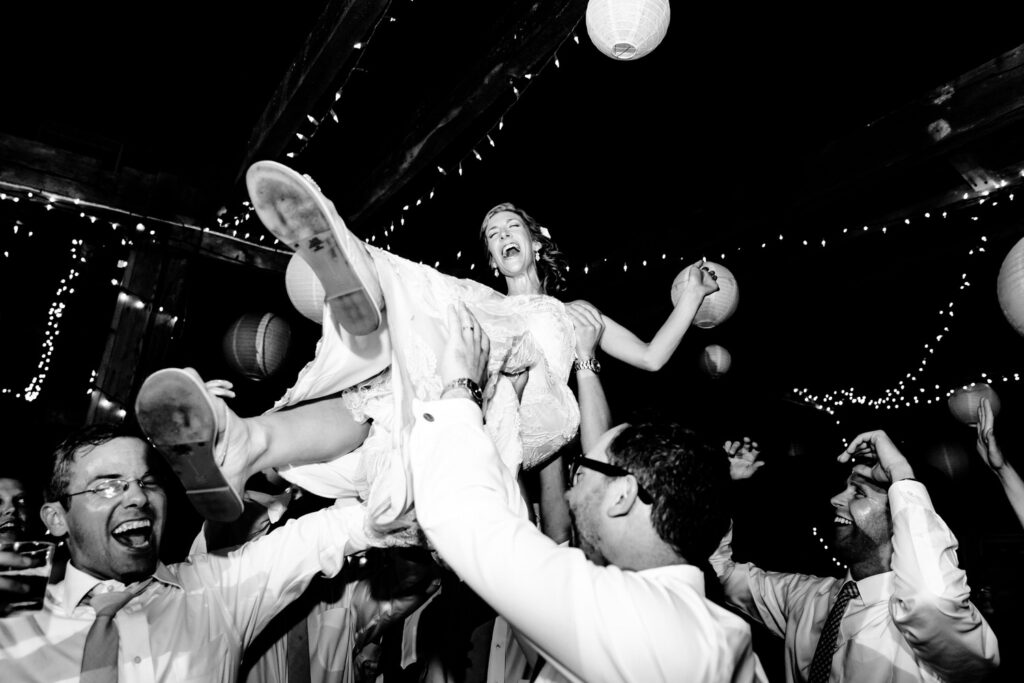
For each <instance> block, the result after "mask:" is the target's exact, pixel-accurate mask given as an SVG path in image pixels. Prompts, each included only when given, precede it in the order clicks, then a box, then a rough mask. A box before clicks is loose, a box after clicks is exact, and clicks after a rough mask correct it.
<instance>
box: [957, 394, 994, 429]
mask: <svg viewBox="0 0 1024 683" xmlns="http://www.w3.org/2000/svg"><path fill="white" fill-rule="evenodd" d="M983 398H987V399H988V402H989V403H990V404H991V405H992V415H993V416H996V415H998V414H999V396H998V394H996V392H995V390H993V389H992V387H990V386H989V385H987V384H984V383H982V384H972V385H971V386H969V387H965V388H962V389H957V390H956V391H954V392H953V395H952V396H950V397H949V412H951V413H953V417H955V418H956V419H957V420H959V421H960V422H963V423H964V424H965V425H970V426H972V427H973V426H974V425H976V424H978V406H979V405H981V399H983Z"/></svg>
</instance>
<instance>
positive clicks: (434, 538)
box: [410, 306, 763, 683]
mask: <svg viewBox="0 0 1024 683" xmlns="http://www.w3.org/2000/svg"><path fill="white" fill-rule="evenodd" d="M448 328H449V330H450V331H451V335H452V336H451V337H450V339H449V342H448V345H447V346H446V348H445V351H444V354H443V356H442V358H441V360H440V365H439V368H440V372H441V376H442V378H443V380H444V390H443V392H442V394H441V399H440V400H436V401H416V402H415V403H414V411H415V414H416V422H415V426H414V429H413V435H412V443H411V449H410V457H411V464H412V472H413V487H414V494H415V500H416V509H417V515H418V518H419V521H420V524H421V526H422V528H423V530H424V531H425V532H426V535H427V538H428V539H429V540H430V541H431V543H432V544H433V545H434V547H435V548H436V549H437V551H438V552H439V553H440V555H441V557H442V558H443V559H444V560H445V561H446V562H447V563H448V564H449V565H451V567H452V568H453V569H454V570H455V572H456V573H457V574H458V575H459V576H460V577H461V578H462V579H463V581H465V582H466V583H467V584H468V585H469V586H470V587H471V588H472V589H473V590H474V591H475V592H476V593H477V594H478V595H480V596H481V597H482V598H483V599H484V600H486V601H487V602H488V603H489V604H490V605H491V606H492V607H493V608H494V609H495V610H496V611H497V612H498V614H500V615H502V616H503V617H504V618H505V619H506V620H507V621H508V622H509V623H510V624H511V626H512V628H513V629H515V630H516V631H517V632H518V633H519V635H520V636H521V637H522V638H524V639H525V640H527V641H528V642H529V643H531V644H532V645H533V646H534V647H535V648H536V649H537V651H538V652H539V653H540V655H541V657H540V659H538V660H537V662H536V663H535V665H534V670H533V674H532V676H533V678H532V680H536V681H565V680H570V681H588V682H590V683H594V682H600V681H635V682H637V683H657V682H658V681H666V682H668V681H673V682H676V681H688V682H693V683H699V682H701V681H753V680H762V679H763V672H762V671H761V668H760V664H759V663H758V661H757V658H756V657H755V655H754V653H753V651H752V649H751V640H750V638H751V636H750V629H749V626H747V624H746V623H744V622H743V621H742V619H740V618H739V617H737V616H736V615H734V614H731V613H730V612H728V611H726V610H725V609H723V608H721V607H719V606H717V605H715V604H713V603H711V602H710V601H708V600H707V598H706V597H705V595H704V577H703V573H702V571H701V569H700V568H698V566H695V565H699V564H701V563H704V562H706V558H707V557H708V556H709V555H710V553H711V552H712V551H713V550H714V548H715V547H716V545H717V542H718V540H719V538H720V536H717V534H719V533H724V531H725V529H726V528H727V526H728V517H729V511H728V509H727V507H726V494H727V490H728V486H729V480H728V470H727V466H726V463H725V462H724V460H723V459H722V458H721V456H720V454H719V453H718V452H717V451H716V450H715V449H712V448H711V447H710V446H708V445H705V444H704V443H703V442H702V441H701V440H700V439H699V438H698V437H697V435H695V434H693V433H692V432H689V431H687V430H683V429H681V428H679V427H678V426H674V425H664V424H651V425H636V426H620V427H616V428H614V429H612V430H610V431H608V432H606V433H605V434H604V435H603V436H602V437H601V438H600V439H598V441H597V444H596V445H595V446H594V447H593V448H592V449H591V450H590V451H589V452H588V453H587V454H586V457H585V459H581V460H579V461H577V463H576V465H577V466H576V467H575V468H574V476H573V479H574V486H573V488H572V490H570V491H569V492H568V494H567V500H568V503H569V507H570V510H571V511H572V517H573V522H574V526H575V528H576V531H577V535H578V537H579V539H580V545H581V547H582V552H581V550H580V549H576V548H566V547H560V546H558V545H556V544H555V542H554V541H552V540H551V539H549V538H547V537H546V536H544V534H543V533H541V532H540V531H539V530H537V529H536V528H535V527H534V526H533V525H531V524H530V522H529V521H528V520H527V518H526V511H525V506H524V504H523V502H522V497H521V496H520V493H519V488H518V486H517V485H516V481H515V479H514V477H513V475H512V473H511V472H509V471H508V470H507V469H506V468H505V467H504V465H503V464H502V463H501V460H500V458H499V457H498V454H497V452H496V450H495V447H494V444H493V443H492V442H491V441H490V439H488V437H487V435H486V432H485V431H484V430H483V426H482V424H481V422H482V418H481V411H480V407H479V405H478V404H477V403H476V402H475V399H474V396H475V393H476V392H474V391H473V388H474V385H475V384H476V383H477V382H480V381H482V378H483V374H484V373H485V372H486V370H487V357H488V347H489V343H488V341H487V337H486V335H484V334H483V332H482V331H481V330H480V326H479V324H477V322H476V321H475V320H474V319H473V316H472V314H471V313H470V312H469V311H468V309H466V308H465V307H464V306H461V307H459V308H458V309H456V310H452V311H451V312H450V313H449V321H448ZM537 379H538V380H539V381H544V378H543V377H540V378H537ZM529 381H533V378H531V380H529Z"/></svg>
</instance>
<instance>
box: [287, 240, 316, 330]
mask: <svg viewBox="0 0 1024 683" xmlns="http://www.w3.org/2000/svg"><path fill="white" fill-rule="evenodd" d="M284 288H285V289H286V290H287V291H288V298H289V299H290V300H291V302H292V306H294V307H295V310H297V311H298V312H299V313H301V314H302V315H303V316H305V317H306V318H309V319H310V320H312V321H313V322H315V323H316V324H318V325H321V324H323V322H324V287H323V285H321V284H320V279H319V278H318V277H317V276H316V274H315V273H314V272H313V268H312V267H311V266H310V265H309V264H308V263H306V259H304V258H302V257H301V256H299V255H298V254H292V259H291V261H289V262H288V268H286V269H285V271H284Z"/></svg>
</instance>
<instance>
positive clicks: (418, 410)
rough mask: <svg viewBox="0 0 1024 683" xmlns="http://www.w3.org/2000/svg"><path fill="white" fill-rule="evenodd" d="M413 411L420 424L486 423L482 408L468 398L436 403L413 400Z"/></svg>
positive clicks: (435, 401)
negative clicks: (439, 422)
mask: <svg viewBox="0 0 1024 683" xmlns="http://www.w3.org/2000/svg"><path fill="white" fill-rule="evenodd" d="M412 410H413V414H415V415H416V422H417V423H419V424H429V423H432V422H435V421H437V420H441V421H447V422H452V421H457V422H469V423H472V424H476V425H482V424H483V422H484V415H483V413H482V412H481V411H480V406H478V405H477V404H476V401H473V400H472V399H468V398H439V399H437V400H434V401H420V400H419V399H413V402H412Z"/></svg>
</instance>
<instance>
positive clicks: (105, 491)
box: [64, 477, 162, 500]
mask: <svg viewBox="0 0 1024 683" xmlns="http://www.w3.org/2000/svg"><path fill="white" fill-rule="evenodd" d="M132 483H136V484H138V485H139V488H140V489H142V490H143V491H158V490H161V489H162V487H161V486H160V482H158V481H157V480H156V479H153V478H152V477H148V478H146V479H138V478H136V479H104V480H103V481H101V482H99V483H98V484H96V485H95V486H93V487H92V488H91V489H85V490H84V491H75V492H74V493H65V494H64V497H65V498H72V497H73V496H80V495H82V494H83V493H95V494H96V495H97V496H99V497H100V498H106V499H107V500H110V499H112V498H116V497H117V496H120V495H122V494H123V493H125V492H126V491H127V490H128V487H129V486H131V485H132Z"/></svg>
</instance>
